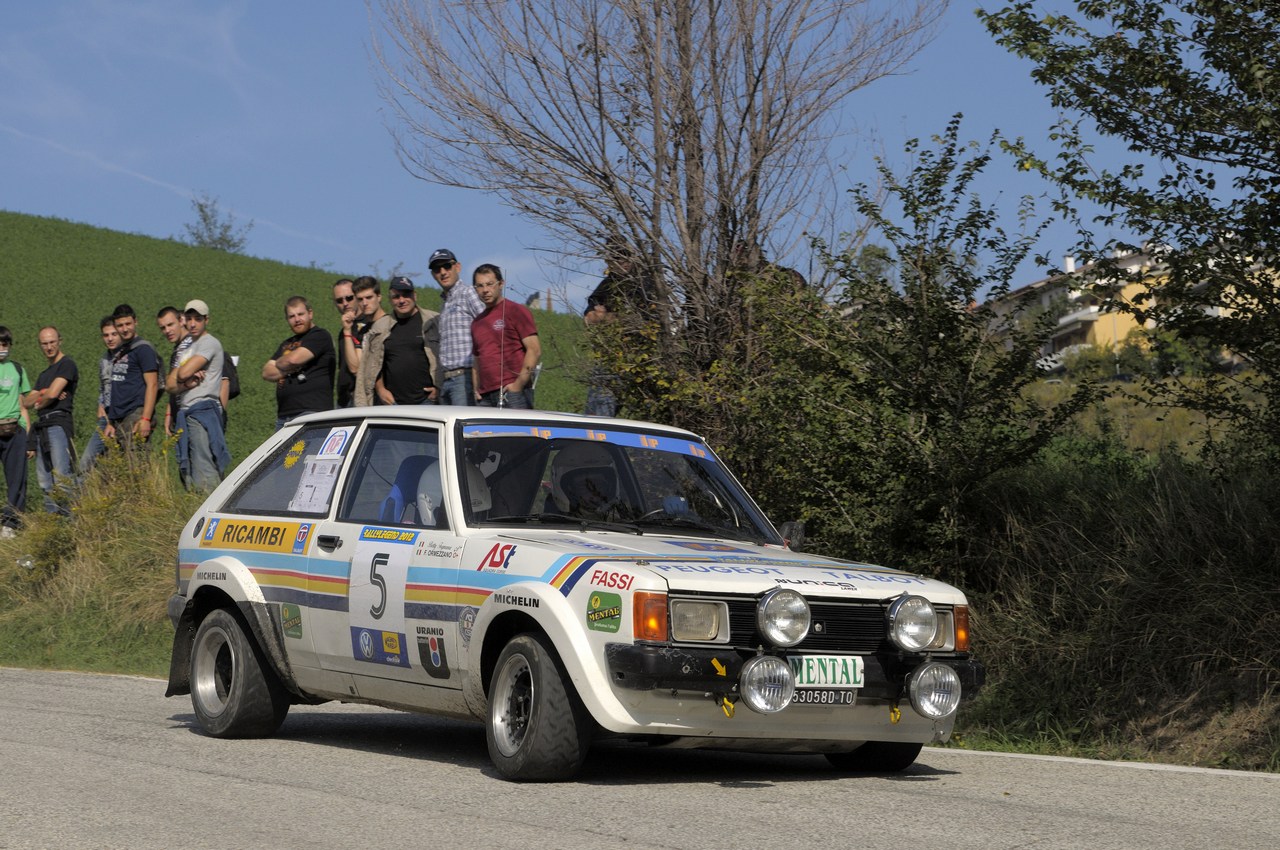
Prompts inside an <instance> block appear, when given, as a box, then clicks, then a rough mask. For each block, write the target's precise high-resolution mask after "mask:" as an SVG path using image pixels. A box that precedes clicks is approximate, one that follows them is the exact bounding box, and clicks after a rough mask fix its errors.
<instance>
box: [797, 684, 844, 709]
mask: <svg viewBox="0 0 1280 850" xmlns="http://www.w3.org/2000/svg"><path fill="white" fill-rule="evenodd" d="M857 694H858V692H857V691H855V690H854V689H853V688H840V689H839V690H837V689H836V688H796V692H795V695H794V696H792V697H791V703H792V704H793V705H853V703H854V700H855V699H856V698H857Z"/></svg>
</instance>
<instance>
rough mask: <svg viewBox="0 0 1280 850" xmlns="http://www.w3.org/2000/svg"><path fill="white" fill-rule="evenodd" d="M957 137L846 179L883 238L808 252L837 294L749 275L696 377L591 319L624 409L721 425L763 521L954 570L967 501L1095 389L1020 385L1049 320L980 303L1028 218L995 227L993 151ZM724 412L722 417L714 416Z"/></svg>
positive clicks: (999, 280)
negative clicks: (1032, 389)
mask: <svg viewBox="0 0 1280 850" xmlns="http://www.w3.org/2000/svg"><path fill="white" fill-rule="evenodd" d="M958 133H959V121H958V119H957V120H956V121H954V122H953V123H952V124H951V125H950V126H949V127H948V129H947V132H946V134H945V135H944V136H943V137H941V138H939V139H938V140H937V149H936V150H924V149H923V148H922V147H921V146H920V145H919V143H917V142H913V143H912V144H911V145H910V146H909V150H910V151H911V152H912V153H913V154H914V155H915V156H916V158H917V160H918V164H917V166H916V168H915V170H914V171H912V172H911V173H910V174H909V175H907V176H905V177H901V178H899V177H897V176H896V175H894V174H892V173H891V172H890V171H889V170H888V169H887V168H886V167H885V166H883V165H882V166H881V169H880V171H881V178H880V182H881V183H882V185H883V186H884V187H885V189H884V192H885V199H884V200H883V201H882V200H880V198H879V196H877V195H873V193H872V191H871V190H870V189H868V188H867V187H865V186H863V187H859V188H858V189H857V190H856V192H855V199H856V201H857V205H858V208H859V210H860V211H861V213H862V215H863V216H865V217H866V219H867V220H868V222H869V223H870V227H871V233H872V234H873V237H874V239H875V241H876V242H877V243H879V244H878V245H877V246H875V247H874V248H870V247H869V248H866V249H853V248H850V249H846V250H844V251H841V252H837V253H832V252H828V251H827V249H826V247H825V246H822V245H819V246H818V249H819V251H820V252H821V253H822V255H823V257H824V259H825V262H826V263H827V264H828V265H829V267H830V269H831V273H832V275H833V277H834V278H835V279H836V280H837V281H838V282H839V292H838V298H837V299H836V300H835V301H834V302H832V301H827V300H824V299H823V298H821V297H819V296H818V294H817V293H815V292H814V291H813V290H812V288H809V287H798V286H795V285H794V282H793V281H792V280H791V279H790V278H789V276H788V275H786V274H785V273H784V272H782V271H781V270H772V271H766V272H765V273H761V274H757V275H754V276H752V277H751V278H750V279H748V280H746V281H744V282H743V288H744V292H745V293H746V298H745V302H746V309H745V310H744V311H743V314H742V316H741V317H740V322H741V325H740V327H739V328H737V329H735V333H733V334H731V335H728V336H726V337H725V338H724V339H723V340H722V342H721V349H722V354H723V356H722V357H720V358H719V359H718V360H717V361H716V363H715V366H714V368H712V369H710V370H708V372H707V373H706V374H705V375H703V376H701V377H700V378H699V377H696V376H685V375H683V374H672V373H671V372H670V371H668V370H667V369H665V368H662V367H661V365H660V364H659V362H658V361H657V359H656V358H654V357H653V356H651V351H650V350H648V349H646V348H645V347H644V346H634V345H633V346H630V347H624V346H622V345H620V344H618V343H620V342H621V337H617V338H613V339H610V338H609V337H608V335H609V334H615V333H621V331H619V330H618V328H617V327H616V325H617V324H620V323H621V321H623V320H620V322H619V323H615V324H614V325H606V326H603V327H602V328H601V332H602V333H603V334H605V335H606V336H605V342H606V343H608V344H602V345H601V346H600V347H599V349H598V350H599V352H600V354H601V356H602V357H604V358H606V360H607V362H608V363H609V365H610V367H611V369H612V370H613V371H614V372H616V373H618V374H620V375H623V376H624V380H625V389H626V392H627V393H628V395H627V398H628V400H629V401H628V404H630V405H631V406H630V407H629V408H628V412H629V413H632V414H639V415H641V416H643V417H651V416H661V415H662V414H663V413H664V411H665V409H666V408H665V405H668V404H673V405H674V406H677V407H679V408H681V409H684V410H693V411H701V412H702V416H703V420H704V421H706V422H712V421H718V422H720V423H722V424H721V427H720V428H719V429H718V430H717V431H715V432H714V433H713V435H712V436H713V439H714V442H715V444H716V445H717V447H718V448H719V447H723V454H725V455H726V459H728V460H730V461H731V462H732V463H733V465H734V468H735V469H737V470H738V471H739V473H740V474H741V475H743V477H744V479H746V483H747V484H748V485H749V486H750V488H751V489H752V491H753V492H755V493H758V494H760V495H761V497H762V499H763V500H764V501H765V503H766V508H767V509H768V510H769V511H770V513H771V514H772V515H773V516H775V517H778V518H780V519H783V518H796V519H804V520H806V522H807V523H808V525H809V529H810V532H811V534H812V536H813V545H814V546H815V547H817V548H821V549H823V550H825V551H828V552H831V553H833V554H838V555H842V556H846V557H858V558H869V559H873V560H880V561H884V562H890V563H894V564H906V565H910V566H913V567H915V568H918V569H920V570H923V571H927V572H933V573H949V577H951V578H956V579H958V578H959V577H960V576H959V571H960V569H961V567H960V566H959V565H960V563H961V562H962V560H963V558H964V554H965V546H966V540H967V537H968V532H969V531H970V530H971V529H970V527H969V521H968V519H967V515H968V511H969V506H968V503H969V500H971V499H973V498H974V494H975V493H976V492H978V490H979V489H980V488H981V486H982V485H983V484H984V482H987V481H989V480H990V479H991V478H992V477H993V476H994V475H996V474H997V473H999V472H1000V471H1002V470H1006V469H1010V468H1014V467H1017V466H1020V465H1022V464H1024V463H1025V462H1027V460H1028V459H1029V458H1030V457H1031V456H1033V455H1034V454H1035V453H1036V452H1037V451H1038V450H1039V448H1040V447H1041V446H1043V445H1044V444H1045V443H1046V441H1048V440H1049V439H1051V437H1052V436H1053V435H1054V434H1055V433H1057V432H1058V431H1059V430H1060V429H1061V427H1062V426H1063V425H1064V424H1065V423H1066V422H1067V421H1068V420H1069V419H1070V418H1071V416H1072V415H1073V414H1074V413H1075V412H1076V411H1077V410H1079V409H1080V408H1081V407H1082V406H1084V405H1085V404H1087V403H1088V402H1089V400H1090V399H1091V398H1092V397H1093V392H1094V390H1093V387H1092V385H1090V384H1088V383H1084V384H1082V385H1080V386H1079V387H1078V388H1077V389H1076V390H1075V391H1074V393H1073V395H1071V396H1070V397H1069V399H1068V400H1067V401H1066V402H1064V403H1061V404H1060V406H1057V407H1054V408H1052V409H1046V408H1044V407H1041V406H1039V405H1038V404H1037V403H1036V402H1034V401H1033V400H1032V399H1031V394H1029V393H1027V392H1025V391H1026V389H1027V388H1028V386H1029V385H1030V384H1031V383H1032V382H1034V381H1035V380H1036V379H1037V378H1038V377H1039V375H1040V370H1039V368H1038V367H1037V360H1038V358H1039V353H1040V346H1041V345H1042V343H1043V342H1044V340H1045V339H1046V338H1047V335H1048V333H1049V331H1050V329H1051V327H1052V325H1053V322H1052V320H1051V319H1050V318H1048V317H1041V319H1040V320H1038V321H1027V320H1026V319H1025V318H1023V317H1020V316H1018V315H1016V314H1015V315H1009V316H1005V317H1004V318H1000V317H997V316H996V315H995V314H994V313H993V312H992V311H991V310H989V309H988V308H987V307H985V306H981V305H979V304H978V301H979V297H980V295H981V294H982V293H984V292H988V291H990V292H991V293H992V294H1006V293H1008V291H1009V289H1010V286H1011V282H1012V280H1013V278H1014V275H1015V274H1016V272H1017V268H1018V265H1019V263H1020V262H1021V260H1022V258H1024V257H1025V256H1026V255H1027V253H1028V251H1029V250H1030V249H1031V247H1032V245H1033V243H1034V241H1035V239H1036V236H1037V233H1038V230H1039V228H1036V227H1028V228H1027V229H1029V230H1030V232H1028V233H1026V234H1024V235H1021V236H1017V237H1010V236H1008V235H1006V234H1005V233H1004V232H1003V231H1002V230H1000V229H999V228H998V227H997V224H996V222H997V219H996V212H995V211H994V210H993V209H991V208H988V207H985V206H983V205H982V204H981V203H980V202H979V201H978V200H977V199H976V198H975V197H974V196H973V195H972V193H971V187H972V184H973V181H974V180H975V178H976V177H977V176H978V175H979V174H980V173H981V171H982V170H983V169H984V168H985V167H986V166H987V165H988V164H989V161H990V153H989V151H988V150H987V149H985V148H984V149H978V148H975V147H972V146H966V145H963V144H961V143H960V142H959V141H958ZM1024 213H1025V214H1026V216H1027V219H1026V222H1025V223H1028V224H1029V218H1030V216H1031V213H1032V211H1031V210H1030V209H1027V208H1024ZM672 400H674V401H672ZM726 408H727V409H730V410H731V411H732V414H733V415H732V416H723V415H722V416H721V418H720V419H719V420H714V418H713V414H714V413H715V411H716V410H723V409H726Z"/></svg>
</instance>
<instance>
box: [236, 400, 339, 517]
mask: <svg viewBox="0 0 1280 850" xmlns="http://www.w3.org/2000/svg"><path fill="white" fill-rule="evenodd" d="M356 427H357V426H356V425H354V424H352V425H337V426H335V425H333V424H331V423H326V424H324V425H314V426H310V427H307V428H303V429H302V430H301V431H299V432H298V433H297V434H296V435H294V437H293V439H291V440H288V441H287V442H285V443H284V444H283V445H282V446H280V448H278V449H276V451H275V452H274V453H273V454H272V455H271V456H270V457H268V458H267V459H266V461H264V462H263V463H262V465H261V466H259V467H258V468H257V469H256V470H255V471H254V473H253V475H251V476H250V477H249V479H248V480H247V481H246V482H245V483H244V484H242V485H241V486H240V489H238V490H237V491H236V492H235V493H234V494H233V495H232V496H231V498H230V499H229V500H227V503H226V504H225V505H223V507H222V510H223V512H225V513H235V514H262V515H271V516H305V517H323V516H328V514H329V506H330V505H331V504H332V503H333V498H334V493H335V492H336V490H337V483H338V474H339V473H340V472H341V471H342V463H343V460H344V459H345V458H346V456H347V454H348V452H349V450H350V448H351V443H352V441H353V439H354V437H355V432H356Z"/></svg>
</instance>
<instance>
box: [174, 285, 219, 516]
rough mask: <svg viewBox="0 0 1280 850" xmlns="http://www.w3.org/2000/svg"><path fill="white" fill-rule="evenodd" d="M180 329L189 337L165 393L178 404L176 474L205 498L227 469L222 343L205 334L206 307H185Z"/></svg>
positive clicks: (190, 304)
mask: <svg viewBox="0 0 1280 850" xmlns="http://www.w3.org/2000/svg"><path fill="white" fill-rule="evenodd" d="M182 323H183V325H184V326H185V327H186V329H187V334H188V335H190V337H191V345H189V346H187V348H186V350H184V351H183V352H182V353H181V354H180V355H179V357H178V362H177V363H176V364H175V365H174V367H173V368H172V369H170V370H169V374H168V376H167V377H166V378H165V382H164V387H165V389H166V390H168V391H169V392H170V393H171V394H173V396H174V397H176V398H177V400H178V416H177V422H176V423H175V425H176V430H177V431H178V472H179V474H180V475H181V477H182V481H183V483H184V484H186V485H187V487H189V488H192V489H195V490H199V491H201V492H208V491H210V490H212V489H213V488H214V487H217V486H218V483H219V482H221V481H222V477H223V476H224V475H225V474H226V472H227V467H228V466H230V465H231V452H230V451H229V450H228V449H227V440H226V436H225V434H224V432H223V429H222V401H221V394H222V372H223V363H224V360H225V355H224V354H223V351H222V343H220V342H218V339H217V337H215V336H213V335H212V334H210V333H208V327H209V305H208V304H206V303H205V302H203V301H201V300H200V299H198V298H197V299H194V300H191V301H188V302H187V306H186V307H185V308H184V309H183V311H182Z"/></svg>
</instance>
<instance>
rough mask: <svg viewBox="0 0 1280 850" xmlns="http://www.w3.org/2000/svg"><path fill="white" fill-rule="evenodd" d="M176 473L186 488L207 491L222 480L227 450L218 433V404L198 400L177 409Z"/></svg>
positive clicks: (210, 400) (220, 423) (225, 466)
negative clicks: (188, 405)
mask: <svg viewBox="0 0 1280 850" xmlns="http://www.w3.org/2000/svg"><path fill="white" fill-rule="evenodd" d="M177 425H178V474H179V475H180V476H181V477H182V480H183V483H184V484H186V485H187V487H188V488H191V489H195V490H199V491H201V492H204V493H208V492H209V491H211V490H212V489H213V488H215V487H217V486H218V484H220V483H221V482H222V476H223V475H225V474H226V472H227V467H229V466H230V465H231V453H230V452H229V451H228V450H227V441H226V438H225V437H224V436H223V433H222V405H220V404H218V402H216V401H214V400H213V399H201V400H200V401H197V402H196V403H195V404H193V405H191V406H190V407H182V408H178V421H177Z"/></svg>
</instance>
